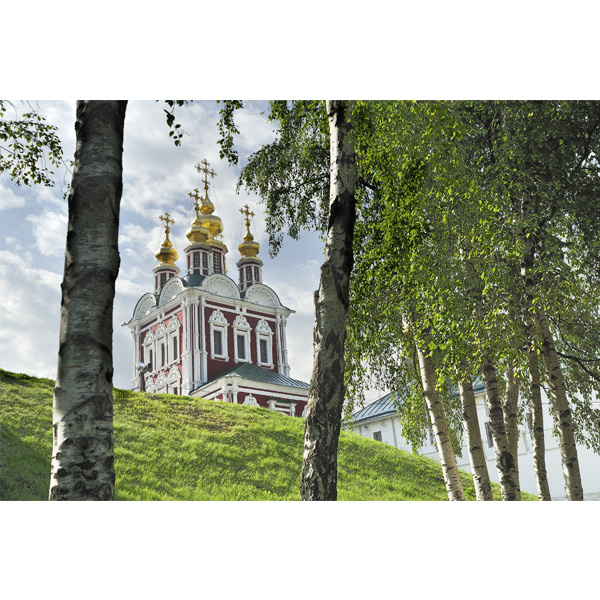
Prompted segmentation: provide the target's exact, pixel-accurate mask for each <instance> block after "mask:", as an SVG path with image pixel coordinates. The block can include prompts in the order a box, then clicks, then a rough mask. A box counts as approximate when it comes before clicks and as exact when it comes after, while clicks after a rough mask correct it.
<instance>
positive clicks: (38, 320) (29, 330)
mask: <svg viewBox="0 0 600 600" xmlns="http://www.w3.org/2000/svg"><path fill="white" fill-rule="evenodd" d="M0 278H1V279H2V281H3V290H2V296H1V300H0V310H1V314H2V319H1V321H0V347H2V358H1V364H2V368H3V369H7V370H9V371H16V372H20V373H21V372H22V373H29V374H34V375H38V376H42V377H51V378H54V377H55V375H56V357H57V353H58V332H59V325H60V283H61V280H62V277H61V275H59V274H58V273H53V272H51V271H47V270H44V269H38V268H34V267H33V265H32V264H31V262H29V261H28V260H26V259H25V258H24V257H23V256H21V255H18V254H15V253H13V252H9V251H6V250H3V251H0Z"/></svg>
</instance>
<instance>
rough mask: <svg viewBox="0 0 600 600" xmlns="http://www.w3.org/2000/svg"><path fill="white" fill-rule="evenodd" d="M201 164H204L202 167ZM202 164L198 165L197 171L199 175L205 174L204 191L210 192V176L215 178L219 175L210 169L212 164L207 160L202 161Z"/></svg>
mask: <svg viewBox="0 0 600 600" xmlns="http://www.w3.org/2000/svg"><path fill="white" fill-rule="evenodd" d="M200 164H202V166H200ZM200 164H197V165H196V171H198V173H200V172H203V173H204V190H205V191H208V176H209V175H210V176H211V177H215V176H216V175H217V174H216V173H215V171H214V169H210V170H209V169H208V167H209V166H210V163H209V162H208V161H207V160H206V159H204V160H201V161H200Z"/></svg>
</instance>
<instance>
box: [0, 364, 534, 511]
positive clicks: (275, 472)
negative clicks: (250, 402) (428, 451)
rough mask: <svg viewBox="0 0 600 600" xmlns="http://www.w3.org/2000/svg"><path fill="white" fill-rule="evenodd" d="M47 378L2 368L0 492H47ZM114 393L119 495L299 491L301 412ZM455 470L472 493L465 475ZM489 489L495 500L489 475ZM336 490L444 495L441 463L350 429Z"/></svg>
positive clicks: (41, 496) (226, 496)
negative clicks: (293, 415) (288, 413)
mask: <svg viewBox="0 0 600 600" xmlns="http://www.w3.org/2000/svg"><path fill="white" fill-rule="evenodd" d="M53 387H54V382H53V381H51V380H49V379H36V378H34V377H29V376H27V375H18V374H14V373H9V372H7V371H3V370H0V399H1V405H0V499H1V500H46V499H47V497H48V486H49V481H50V457H51V453H52V391H53ZM114 396H115V408H114V413H115V417H114V427H115V469H116V493H115V499H116V500H298V499H299V487H300V471H301V465H302V444H303V436H304V420H303V419H299V418H290V417H286V416H284V415H281V414H279V413H276V412H275V411H270V410H267V409H263V408H254V407H248V406H238V405H232V404H223V403H221V402H215V401H212V400H203V399H197V398H190V397H187V396H172V395H153V394H143V393H138V392H130V391H123V390H115V394H114ZM462 478H463V485H464V487H465V492H466V494H467V497H468V499H470V500H474V499H475V491H474V489H473V481H472V478H471V476H470V475H469V474H468V473H463V474H462ZM494 494H495V496H496V499H497V500H499V499H500V492H499V488H498V486H497V485H495V484H494ZM524 496H527V498H528V499H535V497H534V496H529V495H526V494H524ZM338 497H339V499H340V500H447V499H448V496H447V494H446V490H445V486H444V481H443V477H442V471H441V467H440V465H439V463H437V462H435V461H433V460H430V459H427V458H424V457H419V456H415V455H412V454H409V453H406V452H403V451H402V450H398V449H396V448H393V447H392V446H388V445H386V444H382V443H381V442H376V441H375V440H370V439H366V438H362V437H359V436H357V435H355V434H351V433H347V432H342V434H341V436H340V444H339V454H338Z"/></svg>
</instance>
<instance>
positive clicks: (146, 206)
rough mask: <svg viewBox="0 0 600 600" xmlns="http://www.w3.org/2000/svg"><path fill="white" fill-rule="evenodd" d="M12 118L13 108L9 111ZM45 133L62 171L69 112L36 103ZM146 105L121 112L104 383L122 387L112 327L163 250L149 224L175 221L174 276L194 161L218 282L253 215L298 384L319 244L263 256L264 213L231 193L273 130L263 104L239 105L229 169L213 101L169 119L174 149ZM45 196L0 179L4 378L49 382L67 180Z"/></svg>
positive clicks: (306, 360)
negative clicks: (214, 218)
mask: <svg viewBox="0 0 600 600" xmlns="http://www.w3.org/2000/svg"><path fill="white" fill-rule="evenodd" d="M17 106H18V108H20V107H19V105H18V103H17ZM39 106H40V109H41V111H42V112H43V114H45V115H46V116H47V118H48V121H49V122H50V123H53V124H55V125H57V126H58V127H59V133H60V137H61V139H62V141H63V147H64V156H65V159H71V158H72V156H73V154H74V147H75V131H74V122H75V102H74V101H64V102H39ZM164 108H165V105H164V104H163V103H160V102H154V101H135V100H134V101H131V102H130V103H129V105H128V108H127V115H126V122H125V141H124V151H123V170H124V184H123V197H122V203H121V223H120V231H119V250H120V254H121V268H120V272H119V277H118V279H117V286H116V297H115V309H114V350H113V352H114V362H115V376H114V383H115V385H116V386H117V387H121V388H128V387H129V386H130V376H131V361H132V341H131V334H130V331H129V329H128V328H126V327H121V324H122V323H125V322H127V321H129V320H130V318H131V315H132V313H133V308H134V306H135V303H136V302H137V300H138V298H139V297H140V296H141V295H142V294H144V293H145V292H147V291H152V288H153V274H152V268H153V267H154V266H155V264H156V259H155V257H154V253H155V252H156V251H157V249H158V247H159V246H160V244H161V243H162V240H163V239H164V238H163V236H164V234H163V231H164V230H163V228H162V227H161V222H160V220H159V215H161V214H163V213H164V212H165V211H169V213H170V214H171V215H172V216H173V217H174V219H175V225H174V226H173V227H172V233H171V239H172V241H173V242H174V246H175V248H176V249H177V250H178V252H179V256H180V259H179V261H178V266H179V268H180V269H181V273H180V275H184V274H185V271H184V268H185V266H184V260H183V257H184V253H183V249H184V247H185V246H186V245H187V239H186V238H185V231H187V229H188V227H189V224H190V223H191V221H192V220H193V211H192V200H191V199H190V198H189V196H188V193H189V192H190V191H192V190H193V189H194V188H196V187H197V188H199V189H200V191H203V188H202V185H201V178H200V175H199V174H198V172H197V171H196V169H195V168H194V167H195V165H196V164H198V163H199V162H200V161H201V160H203V159H206V160H208V162H209V163H210V164H211V167H212V168H213V169H214V170H215V172H216V173H217V175H216V177H215V178H214V180H213V185H212V186H211V188H210V189H209V196H210V198H211V200H212V201H213V203H214V204H215V206H216V211H215V212H216V214H218V215H219V216H220V217H221V219H222V220H223V224H224V231H223V235H224V242H225V244H226V245H227V247H228V248H229V253H228V255H227V262H228V268H229V273H228V274H229V276H231V277H232V278H233V279H234V280H237V270H236V267H235V263H236V262H237V260H238V259H239V254H238V251H237V246H238V244H239V243H240V242H241V241H242V237H243V234H244V229H243V228H242V220H243V217H242V215H241V214H240V212H239V209H240V208H242V207H243V206H244V205H245V204H248V205H249V206H250V208H251V210H253V211H254V213H255V215H256V216H255V217H254V222H253V227H252V233H253V235H254V236H255V238H256V239H257V240H258V241H259V243H260V244H261V251H260V254H259V256H260V257H261V258H262V260H263V262H264V267H263V280H264V282H265V284H267V285H269V286H271V287H272V288H273V289H274V290H275V291H276V292H277V294H278V295H279V297H280V299H281V301H282V302H283V304H284V305H286V306H288V307H289V308H292V309H293V310H295V311H296V314H294V315H292V316H291V317H290V318H289V320H288V349H289V360H290V364H291V368H292V370H291V376H292V377H294V378H297V379H301V380H303V381H307V382H308V381H310V373H311V368H312V328H313V324H314V307H313V300H312V294H313V292H314V290H316V289H317V287H318V283H319V268H320V265H321V263H322V253H323V244H322V243H321V241H320V240H319V238H318V236H317V235H316V234H314V233H309V232H307V233H304V234H303V235H302V236H301V239H300V241H294V240H292V239H291V238H287V239H286V241H285V243H284V245H283V249H282V250H281V252H280V254H279V255H278V256H277V257H275V258H274V259H271V258H270V257H269V255H268V246H267V237H266V234H265V221H264V209H263V206H262V204H260V203H259V199H258V198H257V197H256V196H252V195H249V194H247V193H245V192H244V190H241V191H240V194H239V195H238V194H236V182H237V178H238V175H239V171H240V167H241V166H242V165H243V164H244V163H245V160H246V158H247V156H248V155H249V154H250V153H251V152H253V151H255V150H257V149H258V148H259V147H260V145H261V144H264V143H267V142H268V141H269V140H271V139H272V138H273V132H272V129H273V126H272V124H269V123H267V121H266V117H265V116H264V115H261V114H260V113H261V111H263V110H265V108H267V104H266V103H265V102H248V103H246V107H245V108H244V110H243V111H241V112H240V113H239V114H238V115H237V117H236V121H237V123H238V127H239V130H240V135H239V136H238V137H237V139H236V146H237V148H238V151H239V155H240V165H239V166H237V167H230V166H229V165H228V163H227V161H226V160H220V159H219V147H218V144H217V140H218V138H219V134H218V130H217V120H218V110H219V106H218V105H217V103H216V102H214V101H198V102H194V103H192V104H191V105H190V106H188V107H183V108H180V109H178V113H177V114H178V119H179V122H180V123H181V124H182V129H184V130H185V131H186V135H185V136H184V138H183V141H182V144H181V146H179V147H175V145H174V144H173V142H172V140H171V139H170V138H169V136H168V131H169V130H168V127H167V125H166V122H165V118H164V113H163V109H164ZM55 177H56V185H55V187H54V188H47V187H44V186H34V187H24V186H21V187H17V186H15V185H14V184H13V183H12V182H11V181H10V179H9V177H8V175H6V174H4V175H2V176H0V219H1V223H2V224H1V227H0V240H1V241H0V244H1V245H0V253H1V260H0V276H1V277H2V281H3V293H2V294H1V296H0V314H1V321H0V366H1V367H2V368H4V369H7V370H10V371H16V372H24V373H28V374H31V375H36V376H43V377H50V378H54V377H55V375H56V356H57V352H58V331H59V320H60V283H61V281H62V270H63V261H64V248H65V237H66V226H67V201H66V200H65V199H63V182H64V181H66V182H68V181H70V173H66V172H64V171H60V172H57V173H56V176H55Z"/></svg>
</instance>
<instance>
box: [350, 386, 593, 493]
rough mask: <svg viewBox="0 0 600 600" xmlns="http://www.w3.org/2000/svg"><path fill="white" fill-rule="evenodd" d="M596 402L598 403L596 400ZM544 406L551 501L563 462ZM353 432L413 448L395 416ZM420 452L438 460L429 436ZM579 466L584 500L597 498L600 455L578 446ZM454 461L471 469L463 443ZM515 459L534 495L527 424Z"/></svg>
mask: <svg viewBox="0 0 600 600" xmlns="http://www.w3.org/2000/svg"><path fill="white" fill-rule="evenodd" d="M476 401H477V416H478V418H479V426H480V429H481V439H482V442H483V448H484V453H485V457H486V460H487V467H488V472H489V476H490V479H491V480H492V481H495V482H496V483H498V481H499V476H498V470H497V469H496V460H495V454H494V448H493V446H490V445H489V443H488V436H487V434H486V430H485V423H486V422H488V421H489V417H488V415H487V406H486V403H485V395H484V394H482V393H480V394H478V395H477V396H476ZM595 405H596V406H598V405H599V402H598V400H597V399H596V401H595ZM543 408H544V430H545V431H544V433H545V444H546V471H547V474H548V484H549V487H550V494H551V496H552V499H553V500H564V499H565V496H566V494H565V488H564V479H563V474H562V464H561V460H560V449H559V446H558V439H557V438H556V437H555V436H554V435H553V433H552V423H553V419H552V416H551V415H550V412H549V409H548V399H547V398H546V397H545V396H544V398H543ZM349 429H350V430H351V431H354V433H357V434H358V435H361V436H363V437H368V438H371V439H374V438H376V436H377V434H380V435H381V441H382V442H384V443H386V444H390V445H391V446H395V447H396V448H401V449H402V450H406V451H407V452H411V451H412V448H411V447H410V445H409V444H408V443H407V442H406V440H405V439H404V438H403V437H402V429H401V425H400V422H399V420H398V417H396V416H394V417H392V416H390V415H387V416H383V417H379V418H377V417H375V418H373V419H371V420H367V421H364V422H362V423H361V424H358V425H356V426H355V427H350V428H349ZM418 452H419V454H421V455H423V456H428V457H430V458H433V459H434V460H437V461H439V455H438V452H437V449H436V446H435V440H434V439H433V438H432V436H431V435H429V436H428V439H427V440H426V442H425V444H424V445H423V446H422V447H421V448H420V449H419V451H418ZM577 452H578V458H579V466H580V470H581V481H582V485H583V491H584V497H585V499H586V500H600V456H599V455H598V454H596V453H594V452H593V451H592V450H589V449H588V448H586V447H585V446H582V445H578V446H577ZM456 462H457V464H458V467H459V468H460V469H463V470H464V471H468V472H469V473H470V472H471V465H470V463H469V452H468V449H467V447H466V445H463V452H462V457H459V456H457V457H456ZM518 462H519V481H520V486H521V490H523V491H525V492H529V493H531V494H534V495H537V485H536V481H535V471H534V469H533V454H532V443H531V436H530V434H529V430H528V426H527V424H522V425H519V447H518Z"/></svg>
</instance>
